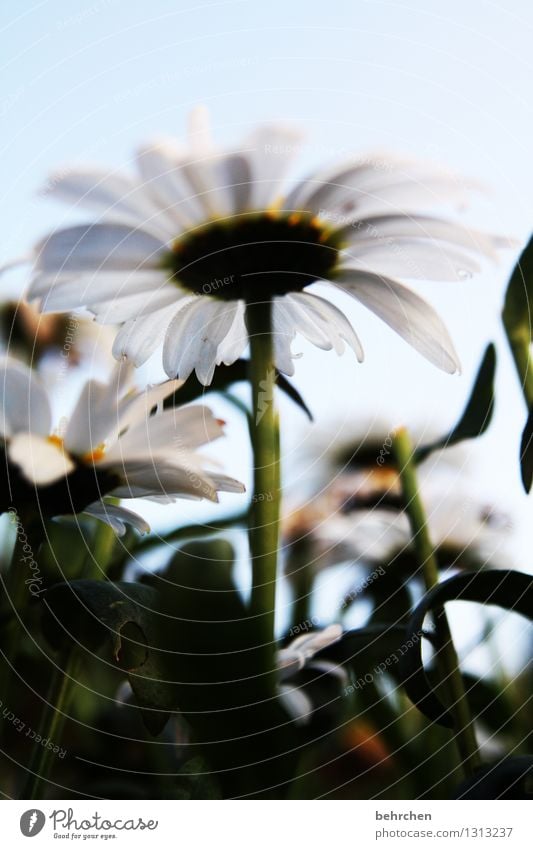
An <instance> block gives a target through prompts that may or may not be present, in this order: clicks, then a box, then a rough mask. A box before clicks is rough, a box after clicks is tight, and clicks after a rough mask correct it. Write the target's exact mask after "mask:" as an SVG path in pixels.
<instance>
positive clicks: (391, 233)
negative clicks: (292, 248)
mask: <svg viewBox="0 0 533 849" xmlns="http://www.w3.org/2000/svg"><path fill="white" fill-rule="evenodd" d="M342 235H343V237H344V238H345V239H346V240H347V243H348V245H349V246H350V247H354V248H356V247H357V245H358V244H359V243H360V242H361V241H363V242H364V241H366V242H368V243H369V244H377V243H379V241H380V240H388V239H394V240H395V241H397V240H399V239H403V238H406V239H424V240H426V239H429V240H432V241H435V242H450V243H451V244H453V245H458V246H459V247H462V248H466V249H467V250H470V251H473V252H474V253H482V254H485V256H487V257H488V258H489V259H491V260H493V261H494V260H497V253H496V248H499V247H503V246H504V245H502V239H501V237H498V236H491V235H490V234H489V233H481V232H479V231H478V230H472V229H471V228H467V227H463V226H462V225H461V224H456V223H455V222H453V221H447V220H446V219H442V218H432V217H430V216H425V215H413V216H410V215H376V216H371V217H369V218H364V219H361V220H358V221H354V222H353V223H352V224H349V225H348V226H346V227H345V228H344V229H343V230H342Z"/></svg>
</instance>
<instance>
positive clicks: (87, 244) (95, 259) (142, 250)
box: [35, 222, 164, 274]
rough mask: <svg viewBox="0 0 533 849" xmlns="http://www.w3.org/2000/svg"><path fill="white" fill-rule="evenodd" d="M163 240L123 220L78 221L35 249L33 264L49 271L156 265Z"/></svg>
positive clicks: (48, 238)
mask: <svg viewBox="0 0 533 849" xmlns="http://www.w3.org/2000/svg"><path fill="white" fill-rule="evenodd" d="M163 252H164V243H163V242H162V241H160V240H159V239H156V238H155V236H152V235H150V233H146V232H145V231H144V230H140V229H133V228H132V227H128V226H127V225H126V224H113V223H111V222H110V223H108V224H80V225H78V226H76V227H68V228H67V229H65V230H57V231H56V232H54V233H52V235H51V236H48V237H47V238H46V239H43V240H42V241H41V242H39V244H38V245H37V247H36V249H35V257H36V258H35V266H36V269H37V270H38V271H46V272H48V273H50V272H55V273H62V274H67V273H69V272H82V271H92V272H94V271H97V270H98V271H104V270H105V271H136V270H138V269H141V268H145V269H146V268H158V267H159V263H160V261H161V257H162V255H163Z"/></svg>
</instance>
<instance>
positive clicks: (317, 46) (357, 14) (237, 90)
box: [0, 0, 533, 570]
mask: <svg viewBox="0 0 533 849" xmlns="http://www.w3.org/2000/svg"><path fill="white" fill-rule="evenodd" d="M1 17H2V29H3V43H4V47H3V53H2V60H1V64H2V65H3V71H4V74H3V86H2V94H1V100H0V110H1V112H2V115H3V118H4V132H3V134H2V142H1V145H2V156H1V159H0V170H1V183H0V185H1V191H2V196H3V211H4V218H3V221H4V223H3V229H2V239H1V244H0V251H1V256H0V260H1V261H3V260H5V259H7V258H9V257H12V256H14V255H18V254H21V253H24V252H25V251H26V250H27V248H28V245H30V244H31V243H32V242H33V241H34V240H35V239H36V238H37V237H39V236H41V235H43V234H44V233H45V232H46V231H47V230H48V229H49V228H50V227H51V226H53V225H55V224H59V223H62V222H65V221H67V220H72V213H71V212H69V211H68V210H66V211H65V210H64V209H63V208H61V207H59V206H56V205H54V204H52V203H50V202H48V201H44V200H42V199H39V198H37V197H36V190H37V189H38V187H40V186H41V185H42V184H43V183H44V182H45V180H46V177H47V175H48V173H49V172H50V171H51V170H52V169H55V168H60V167H63V166H65V165H71V164H74V163H75V162H81V161H83V162H86V161H90V162H95V163H102V164H104V165H108V166H109V167H110V168H114V167H118V166H120V165H122V164H124V165H125V167H128V165H129V164H130V163H131V158H132V154H133V151H134V150H135V148H136V146H137V145H138V144H139V143H140V142H142V141H145V140H146V139H149V138H153V137H154V136H161V135H163V136H164V135H176V134H177V135H183V133H184V132H185V129H186V118H187V113H188V111H189V110H190V108H191V107H193V106H194V105H196V104H198V103H203V104H205V105H206V106H207V107H208V108H209V110H210V112H211V115H212V123H213V130H214V134H215V136H216V138H217V139H218V140H220V141H221V142H222V143H231V142H237V141H238V139H239V137H241V136H242V135H243V134H244V133H246V132H248V131H249V130H250V129H251V128H252V127H253V125H254V124H255V123H257V122H262V121H265V120H269V121H270V120H275V121H277V120H281V121H285V122H292V123H295V124H297V125H299V126H301V127H302V128H303V129H304V130H305V132H306V136H307V140H308V147H307V148H306V149H305V150H304V152H303V154H302V156H301V157H300V159H299V161H298V162H297V163H296V164H295V171H294V173H295V175H296V176H297V175H298V174H302V173H303V172H306V171H307V170H309V168H311V167H312V166H314V165H320V164H323V163H324V162H325V161H328V160H331V159H333V160H334V159H335V158H338V157H342V156H345V155H347V154H349V153H351V152H353V151H356V152H357V151H360V152H361V153H364V152H367V151H368V150H371V149H375V148H378V149H381V150H383V149H392V150H394V151H398V152H403V153H408V154H415V155H420V156H423V157H427V158H431V159H434V160H437V161H438V162H440V163H443V164H448V165H450V166H452V167H453V168H455V169H457V170H459V171H461V172H464V173H465V174H468V175H471V176H473V177H477V178H481V179H482V180H483V181H485V182H486V183H487V184H488V185H489V186H491V187H492V189H493V192H492V194H491V195H487V196H486V197H482V198H480V199H477V200H476V202H475V204H474V206H473V208H472V210H471V211H469V212H468V213H467V214H466V215H465V221H468V222H472V223H474V224H475V225H478V226H483V227H487V228H490V229H491V230H493V231H497V232H501V233H505V234H509V235H512V236H514V237H516V238H517V239H519V240H520V244H522V243H523V241H524V240H525V239H526V238H527V235H528V232H529V230H530V227H531V223H532V222H533V210H532V206H533V167H532V166H531V150H532V141H533V116H532V107H531V98H530V91H531V79H532V78H533V75H532V68H531V63H532V60H531V43H532V39H533V12H532V9H531V4H530V3H529V2H527V0H506V2H503V3H502V2H488V0H469V2H464V0H448V2H447V3H445V4H443V3H441V2H432V0H429V1H428V0H411V2H407V3H402V2H399V0H393V1H392V2H381V0H355V1H354V0H351V2H350V0H345V2H343V0H335V2H332V3H331V2H330V3H320V2H316V0H292V2H287V0H283V1H282V0H269V2H267V3H265V2H257V0H242V1H241V2H220V3H193V2H191V0H181V2H180V0H178V2H176V0H150V2H146V0H145V2H140V0H95V2H67V0H55V1H54V0H48V2H47V0H43V1H42V2H25V3H23V4H16V3H13V2H11V3H4V4H3V9H2V13H1ZM517 253H518V248H516V249H515V250H513V251H509V252H508V253H507V254H505V255H504V257H503V259H502V263H501V266H500V267H499V268H498V269H496V270H494V269H491V268H485V269H484V273H483V274H482V275H480V276H479V278H476V279H475V280H473V281H467V282H461V283H453V284H452V283H450V284H442V283H440V284H438V285H437V284H432V285H430V284H424V283H419V284H418V285H417V287H416V288H417V289H418V291H420V292H425V293H426V294H427V296H428V298H429V299H430V300H431V301H432V303H433V304H434V305H435V306H437V307H438V309H439V311H440V312H441V314H442V316H443V317H444V318H445V320H446V322H447V324H448V326H449V328H450V331H451V333H452V336H453V338H454V340H455V342H456V346H457V349H458V351H459V354H460V356H461V359H462V362H463V376H462V377H449V376H447V375H444V374H441V373H440V372H438V371H437V370H436V369H435V368H433V367H432V366H430V365H428V364H426V363H425V362H424V361H422V360H421V358H420V357H419V355H418V354H416V353H415V352H414V351H412V350H411V349H409V348H408V347H407V346H406V345H405V344H404V343H402V342H401V341H399V340H397V339H396V337H395V336H394V335H393V334H392V332H391V331H389V330H388V328H386V327H384V326H383V325H381V324H380V323H379V322H378V321H377V320H375V319H374V318H373V317H372V316H370V315H369V313H367V312H366V311H365V310H364V309H363V308H359V307H358V306H357V305H355V304H353V303H351V302H348V301H347V299H337V302H338V303H342V304H343V307H344V308H345V310H346V311H347V312H348V313H349V315H350V317H351V318H352V319H353V322H354V324H355V327H356V328H357V331H358V333H359V335H360V336H361V338H362V341H363V344H364V346H365V350H366V362H365V363H364V364H363V365H362V366H361V365H358V364H357V363H356V361H355V358H354V357H353V356H352V355H351V354H350V353H347V354H345V356H344V357H343V358H341V359H337V357H336V355H335V354H334V353H327V354H326V353H323V352H320V351H318V350H316V349H312V348H311V347H310V346H309V345H307V344H305V343H304V342H301V343H300V342H298V343H297V344H296V345H295V350H301V351H302V352H304V354H305V355H304V357H303V359H302V360H300V361H299V362H298V363H297V370H296V375H295V378H294V382H295V384H296V385H297V386H298V388H299V389H300V390H301V391H302V393H303V394H304V396H305V398H306V400H307V402H308V403H309V405H310V407H311V408H312V409H313V411H314V413H315V416H316V419H317V422H318V424H317V426H315V429H312V428H311V427H310V426H309V425H308V424H307V423H306V420H305V419H304V417H303V416H302V414H301V413H300V412H299V411H298V410H296V409H295V408H293V407H292V406H290V405H288V404H286V403H283V406H282V414H283V420H284V425H286V426H287V436H286V438H285V452H286V461H285V471H286V478H287V486H288V489H289V492H290V493H292V495H291V500H294V499H297V498H298V493H299V492H303V490H304V486H305V484H306V481H308V479H309V477H310V474H311V470H310V468H309V453H310V452H311V454H312V447H313V446H314V445H315V444H316V435H315V434H316V430H317V428H318V431H319V432H320V434H322V437H323V439H324V441H325V443H326V444H327V442H328V440H329V441H330V440H332V439H333V438H334V435H335V433H336V432H337V430H338V429H342V430H343V431H344V432H346V431H347V429H348V431H350V430H351V431H353V432H355V433H357V432H359V428H360V427H361V423H363V424H364V427H365V428H366V427H367V426H368V424H369V423H371V422H372V419H373V418H375V417H377V418H379V419H380V420H383V421H384V422H385V423H386V424H387V426H392V425H395V424H398V423H400V422H407V423H408V424H413V425H415V426H417V428H418V429H419V431H420V432H421V431H423V430H424V429H426V428H428V429H430V430H431V431H432V432H439V431H440V432H444V430H445V428H446V427H447V426H449V425H450V424H451V423H453V421H454V419H455V417H456V416H457V414H458V413H459V411H460V409H461V407H462V405H463V403H464V400H465V398H466V397H467V395H468V392H469V389H470V384H471V380H472V376H473V374H474V373H475V370H476V368H477V365H478V363H479V359H480V357H481V354H482V351H483V349H484V345H485V344H486V342H487V340H489V339H491V338H492V339H496V341H497V342H498V345H499V354H500V358H499V360H500V362H499V373H498V397H497V408H496V416H495V420H494V425H493V427H492V430H491V433H490V434H488V435H487V436H486V437H484V438H483V439H482V440H479V442H478V444H476V446H474V447H473V449H472V452H471V453H472V455H473V456H472V458H471V460H470V465H469V471H468V472H466V471H465V473H464V474H466V475H467V476H468V478H469V483H470V484H472V463H473V468H474V469H475V470H476V472H477V475H478V477H479V481H480V488H481V489H482V490H483V493H484V494H486V497H487V498H497V499H500V500H501V501H502V502H503V504H504V506H506V505H507V504H511V505H514V504H515V503H516V504H517V506H518V510H519V513H520V515H521V516H522V519H525V520H526V521H527V514H528V511H529V509H530V507H528V505H527V501H526V499H525V497H523V496H522V494H521V491H520V486H519V477H518V463H517V445H518V438H519V433H520V430H521V427H522V426H523V421H524V415H525V409H524V405H523V401H522V398H521V395H520V392H519V387H518V383H517V380H516V378H515V375H514V372H513V369H512V366H511V363H510V360H509V357H508V354H507V350H506V347H505V340H504V339H503V338H502V336H501V334H500V332H499V324H498V321H499V319H498V316H499V307H500V304H501V298H502V293H503V290H504V286H505V282H506V278H507V276H508V273H509V269H510V268H511V266H512V264H513V262H514V261H515V259H516V255H517ZM24 279H25V276H24V273H23V272H17V273H16V274H14V273H13V274H11V275H10V277H9V280H7V279H5V282H3V286H4V287H5V288H4V291H7V287H8V286H11V287H15V288H17V287H19V290H20V286H21V285H22V284H23V282H24ZM217 412H220V413H221V414H223V415H224V416H225V417H226V418H227V419H228V422H230V425H231V424H232V423H233V426H230V427H228V431H229V435H228V440H227V445H226V446H225V447H224V451H223V452H221V453H222V454H223V457H224V462H225V464H226V467H227V468H228V470H229V471H230V473H231V474H232V475H234V476H236V477H241V478H244V479H248V474H249V472H248V468H249V459H250V458H249V456H248V455H247V453H246V450H243V447H242V446H243V444H245V435H244V431H243V429H242V425H241V423H239V421H238V419H236V417H235V415H234V414H233V413H232V411H231V409H230V408H229V407H228V406H226V405H224V404H223V403H222V402H217ZM311 440H312V441H311ZM302 451H307V461H306V462H305V463H302V462H300V461H299V462H294V458H295V457H296V458H300V457H301V455H302ZM452 486H453V487H454V488H455V487H456V488H457V492H458V498H459V497H460V484H459V483H458V482H457V481H455V482H453V484H452ZM223 502H224V506H223V508H221V509H223V510H224V511H225V512H226V511H227V510H228V509H231V508H232V507H233V506H234V505H235V504H236V503H237V499H236V497H235V496H228V495H226V496H224V497H223ZM144 513H145V515H146V516H147V517H148V518H149V519H151V520H152V521H153V524H154V526H155V527H156V528H157V529H163V528H165V527H169V526H171V525H172V524H173V523H175V517H176V508H173V507H168V508H163V509H161V508H159V507H158V508H157V511H156V510H154V509H152V508H151V507H149V508H147V509H146V511H144ZM216 514H217V508H213V509H210V508H209V509H208V510H207V511H206V509H205V507H202V506H198V505H193V506H191V507H189V506H186V508H183V507H181V506H180V508H179V515H180V517H183V516H187V517H195V518H198V517H201V516H206V515H216ZM517 545H518V548H517V551H518V556H519V557H522V558H523V561H522V562H521V564H520V565H521V566H522V568H524V569H527V570H529V569H530V568H531V565H532V564H531V558H529V559H528V557H529V555H528V554H527V551H526V546H525V544H524V543H523V542H520V541H519V542H518V543H517Z"/></svg>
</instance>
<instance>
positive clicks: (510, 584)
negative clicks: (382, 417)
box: [402, 569, 533, 728]
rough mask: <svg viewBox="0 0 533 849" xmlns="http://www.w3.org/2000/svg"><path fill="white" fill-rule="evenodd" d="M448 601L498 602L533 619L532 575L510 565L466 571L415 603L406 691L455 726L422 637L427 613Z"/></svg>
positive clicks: (405, 658)
mask: <svg viewBox="0 0 533 849" xmlns="http://www.w3.org/2000/svg"><path fill="white" fill-rule="evenodd" d="M448 601H469V602H476V603H478V604H495V605H497V606H498V607H503V608H504V609H505V610H510V611H514V612H515V613H519V614H521V615H522V616H525V617H527V618H529V619H533V577H532V576H531V575H526V574H524V573H523V572H515V571H513V570H511V569H501V570H500V569H492V570H487V571H484V572H464V573H462V574H461V575H456V576H455V577H453V578H450V579H449V580H447V581H443V583H442V584H438V585H437V586H436V587H434V589H432V590H431V591H430V592H429V593H427V594H426V595H425V596H424V598H423V599H422V601H421V602H420V603H419V604H418V606H417V607H416V609H415V611H414V613H413V615H412V617H411V620H410V622H409V624H408V626H407V632H406V642H409V641H411V642H412V646H411V647H410V648H409V650H408V651H407V652H406V653H405V654H404V655H403V657H402V673H403V678H404V680H405V683H404V686H405V690H406V692H407V695H408V696H409V698H410V699H411V701H412V702H414V704H415V705H416V706H417V707H418V709H419V710H420V711H421V712H422V713H423V714H424V715H425V716H427V717H428V719H431V720H432V721H433V722H437V723H439V724H440V725H444V726H445V727H446V728H453V726H454V719H453V717H452V715H451V714H450V713H449V712H448V711H447V709H446V708H445V707H444V706H443V705H442V704H441V702H440V700H439V699H438V698H437V696H436V695H435V692H434V691H433V688H432V685H431V682H430V680H429V678H428V677H427V675H426V673H425V670H424V665H423V662H422V646H421V640H420V639H416V635H418V634H420V633H421V631H422V626H423V623H424V619H425V617H426V615H427V614H428V613H429V612H431V611H432V610H434V609H435V608H439V607H442V605H443V604H445V603H446V602H448Z"/></svg>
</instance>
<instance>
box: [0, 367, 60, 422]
mask: <svg viewBox="0 0 533 849" xmlns="http://www.w3.org/2000/svg"><path fill="white" fill-rule="evenodd" d="M0 409H1V410H2V415H1V416H0V434H1V435H2V436H4V437H9V436H11V435H13V434H15V433H17V432H18V431H21V430H23V431H28V432H30V433H35V434H40V435H41V436H48V435H49V433H50V429H51V426H52V413H51V411H50V402H49V400H48V395H47V393H46V390H45V389H44V387H43V386H42V385H41V382H40V380H39V378H38V377H37V375H36V374H35V373H34V372H32V370H31V369H29V368H27V366H25V365H24V364H23V363H19V362H18V361H17V360H14V359H12V358H11V357H5V358H3V359H2V360H0Z"/></svg>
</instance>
